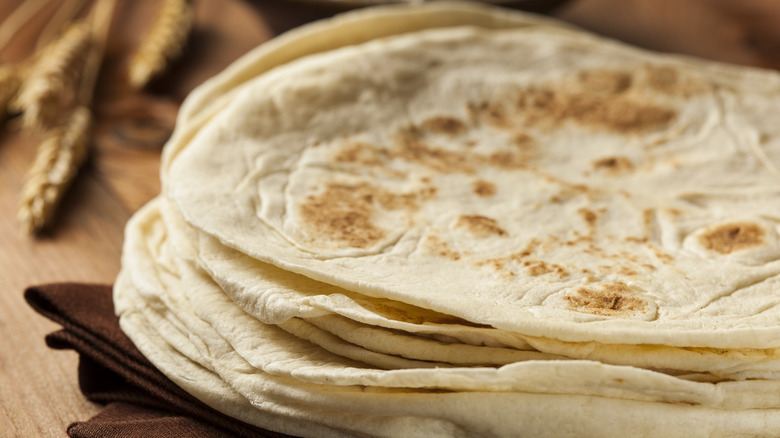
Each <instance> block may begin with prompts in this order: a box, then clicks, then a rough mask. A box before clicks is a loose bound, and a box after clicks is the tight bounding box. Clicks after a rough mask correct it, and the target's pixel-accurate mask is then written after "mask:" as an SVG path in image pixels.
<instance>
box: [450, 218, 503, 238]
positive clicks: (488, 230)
mask: <svg viewBox="0 0 780 438" xmlns="http://www.w3.org/2000/svg"><path fill="white" fill-rule="evenodd" d="M455 228H462V229H465V230H466V231H468V232H469V233H471V234H472V235H473V236H476V237H487V236H490V235H496V236H506V235H507V232H506V231H504V229H503V228H501V227H499V226H498V222H496V220H495V219H491V218H489V217H485V216H479V215H465V216H460V217H458V220H457V221H456V222H455Z"/></svg>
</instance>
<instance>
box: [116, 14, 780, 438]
mask: <svg viewBox="0 0 780 438" xmlns="http://www.w3.org/2000/svg"><path fill="white" fill-rule="evenodd" d="M779 89H780V79H778V77H777V75H776V74H771V73H767V72H763V71H759V70H751V69H746V68H736V67H729V66H722V65H716V64H712V63H706V62H701V61H695V60H690V59H685V58H679V57H671V56H662V55H658V54H650V53H648V52H643V51H639V50H637V49H634V48H630V47H626V46H624V45H621V44H618V43H614V42H610V41H607V40H604V39H601V38H598V37H595V36H592V35H588V34H586V33H583V32H581V31H578V30H576V29H572V28H569V27H567V26H564V25H560V24H557V23H555V22H553V21H550V20H546V19H541V18H536V17H533V16H528V15H524V14H519V13H513V12H508V11H503V10H500V9H495V8H490V7H486V6H479V5H470V4H460V3H444V2H441V3H437V4H432V5H421V6H415V7H387V8H376V9H373V8H372V9H369V10H365V11H360V12H358V13H354V14H347V15H344V16H342V17H338V18H336V19H334V20H332V21H326V22H322V23H317V24H313V25H311V26H307V27H304V28H302V29H300V30H296V31H294V32H292V33H290V34H289V35H287V36H284V37H282V38H280V39H278V40H276V41H274V42H272V43H270V44H268V45H264V46H263V47H261V48H259V49H258V50H256V51H254V52H252V53H250V54H249V55H247V57H245V58H244V59H242V60H240V61H239V62H237V63H236V64H235V65H234V66H232V67H230V68H229V69H228V70H226V71H225V72H224V73H223V74H221V75H219V76H218V77H217V78H215V79H213V80H211V81H209V82H208V83H207V84H205V85H204V86H203V87H202V88H200V89H199V90H197V91H196V92H194V93H193V94H192V96H191V97H190V98H188V99H187V102H186V103H185V105H184V106H183V107H182V111H181V113H180V116H179V119H178V124H177V128H176V132H175V134H174V136H173V138H172V139H171V141H170V142H169V144H168V145H167V146H166V148H165V151H164V156H163V163H162V169H161V177H162V181H163V193H162V194H161V197H160V198H159V200H156V201H153V202H152V203H150V204H149V205H148V206H147V207H145V208H144V209H143V210H141V211H140V212H139V213H138V214H137V215H136V216H135V217H134V218H133V219H132V220H131V222H130V223H129V224H128V228H127V236H126V241H125V247H124V249H123V260H122V272H121V273H120V276H119V278H118V279H117V283H116V285H115V303H116V310H117V314H118V315H119V316H120V324H121V326H122V328H123V330H124V331H125V332H126V333H127V334H128V336H130V338H131V339H132V340H133V341H134V342H135V343H136V345H137V346H138V348H139V349H140V350H141V351H142V352H143V353H144V354H145V355H146V356H147V357H148V358H149V359H150V360H151V361H152V363H154V364H155V365H156V366H157V367H159V368H160V369H161V370H162V371H163V372H164V373H166V375H168V376H169V377H171V379H173V380H174V381H175V382H177V383H178V384H180V385H181V386H182V387H183V388H185V389H186V390H187V391H188V392H191V393H192V394H194V395H195V396H196V397H198V398H200V399H201V400H203V401H205V402H206V403H207V404H209V405H210V406H212V407H214V408H216V409H218V410H220V411H222V412H225V413H228V414H229V415H232V416H235V417H236V418H240V419H242V420H244V421H247V422H250V423H252V424H256V425H259V426H261V427H266V428H269V429H271V430H275V431H281V432H285V433H292V434H299V435H303V436H343V435H345V434H347V435H348V434H353V435H355V436H363V435H372V436H415V435H417V436H475V435H478V436H508V435H512V434H516V433H517V431H520V430H522V431H523V433H527V434H529V435H533V436H625V435H627V434H633V435H636V434H644V435H646V436H660V435H661V434H663V435H664V436H668V435H672V436H674V435H675V434H677V435H679V436H720V435H722V436H739V435H745V436H752V435H764V436H769V435H771V434H773V433H774V431H775V430H778V426H780V414H778V412H780V395H778V394H780V391H778V385H780V379H778V378H777V377H778V376H777V373H778V369H779V367H778V365H779V364H778V362H777V359H776V356H777V355H776V354H775V353H776V349H777V348H780V337H778V336H777V335H778V331H780V325H778V324H777V321H778V320H780V318H778V316H779V315H778V312H780V310H778V309H779V308H780V306H778V305H777V304H778V298H775V297H774V295H776V294H774V293H773V292H775V291H776V290H777V289H778V281H780V260H778V255H780V243H779V242H780V237H778V234H779V233H780V227H779V226H778V224H780V218H778V216H777V211H780V210H778V207H779V206H778V204H777V203H778V199H780V198H778V196H777V195H778V192H780V183H779V182H780V172H778V164H779V163H780V140H778V132H777V130H778V129H780V128H778V127H777V126H776V124H775V123H774V122H773V121H772V119H771V118H770V117H767V116H766V114H773V113H774V112H775V111H774V110H776V109H777V103H776V102H775V101H774V100H773V98H772V97H773V96H775V95H777V92H778V90H779ZM470 356H472V357H473V356H479V357H478V359H476V360H474V359H470ZM506 362H510V363H506Z"/></svg>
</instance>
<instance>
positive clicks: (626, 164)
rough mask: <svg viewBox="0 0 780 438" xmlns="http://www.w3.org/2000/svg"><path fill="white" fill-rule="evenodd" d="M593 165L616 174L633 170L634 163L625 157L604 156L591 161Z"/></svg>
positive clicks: (597, 168)
mask: <svg viewBox="0 0 780 438" xmlns="http://www.w3.org/2000/svg"><path fill="white" fill-rule="evenodd" d="M593 167H594V168H595V169H596V170H601V171H605V172H607V173H609V174H618V173H626V172H630V171H632V170H634V163H632V162H631V160H629V159H628V158H626V157H606V158H602V159H600V160H597V161H595V162H593Z"/></svg>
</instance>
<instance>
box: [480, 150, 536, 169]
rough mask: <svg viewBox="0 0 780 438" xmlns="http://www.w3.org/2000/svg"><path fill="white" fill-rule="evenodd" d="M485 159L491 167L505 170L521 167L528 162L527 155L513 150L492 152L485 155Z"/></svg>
mask: <svg viewBox="0 0 780 438" xmlns="http://www.w3.org/2000/svg"><path fill="white" fill-rule="evenodd" d="M486 161H487V163H488V164H490V165H491V166H493V167H498V168H499V169H507V170H512V169H522V168H524V167H526V166H527V164H528V159H527V156H526V155H524V154H519V153H517V152H515V151H499V152H493V153H492V154H490V155H488V156H487V157H486Z"/></svg>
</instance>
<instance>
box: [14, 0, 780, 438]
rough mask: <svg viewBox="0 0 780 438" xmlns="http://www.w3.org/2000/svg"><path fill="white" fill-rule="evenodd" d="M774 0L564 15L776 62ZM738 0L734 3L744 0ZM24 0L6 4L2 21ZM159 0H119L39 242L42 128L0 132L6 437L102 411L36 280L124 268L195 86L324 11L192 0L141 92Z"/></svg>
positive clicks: (58, 432) (567, 11) (603, 2)
mask: <svg viewBox="0 0 780 438" xmlns="http://www.w3.org/2000/svg"><path fill="white" fill-rule="evenodd" d="M773 2H774V3H775V4H776V3H777V2H776V1H775V0H746V1H742V2H731V1H729V0H688V1H686V2H679V1H677V0H576V1H572V2H571V3H570V5H569V6H567V7H566V8H564V9H563V10H561V11H560V16H561V17H563V18H565V19H567V20H570V21H572V22H574V23H578V24H581V25H583V26H585V27H588V28H591V29H593V30H595V31H598V32H601V33H604V34H607V35H612V36H616V37H619V38H622V39H624V40H626V41H630V42H632V43H636V44H639V45H644V46H647V47H651V48H655V49H659V50H667V51H680V52H683V53H689V54H699V55H702V56H706V57H710V58H714V59H719V60H724V61H731V62H740V63H746V64H753V65H761V66H767V67H778V66H780V50H778V49H780V38H778V34H780V32H778V31H775V30H774V29H775V27H776V26H773V25H774V24H775V23H777V22H778V19H779V18H780V8H778V7H777V6H774V5H773V4H772V3H773ZM736 3H739V4H740V5H741V6H740V8H739V9H736V6H734V5H735V4H736ZM17 4H18V1H9V0H2V1H0V19H3V18H4V17H6V16H7V15H8V14H9V13H10V11H11V10H12V9H13V8H14V7H15V6H16V5H17ZM154 4H155V1H154V0H146V1H143V2H139V1H133V0H127V1H124V2H120V12H121V14H118V15H121V19H117V20H115V23H114V28H113V32H112V35H111V41H110V45H109V53H108V58H107V62H106V64H105V65H104V70H103V75H102V79H101V83H100V86H99V92H98V94H97V97H96V104H95V114H96V117H97V119H98V122H99V128H98V130H97V133H96V136H95V141H94V142H93V151H92V154H91V159H90V161H89V162H88V163H87V165H86V166H85V167H84V168H83V169H82V172H81V173H80V175H79V177H78V178H77V180H76V181H75V184H74V186H73V187H72V190H71V191H70V192H69V194H68V196H67V197H66V199H65V201H64V203H63V206H62V208H61V210H60V211H59V214H58V220H57V223H56V226H55V227H53V229H52V230H50V232H48V233H47V234H45V235H44V236H41V237H39V238H36V239H31V238H28V237H24V236H22V235H21V233H20V232H19V227H18V225H17V223H16V220H15V206H16V203H17V199H18V198H17V196H18V193H19V190H20V188H21V185H22V181H23V176H24V173H25V172H26V170H27V168H28V166H29V165H30V163H31V162H32V158H33V155H34V148H35V145H36V141H37V140H38V138H37V137H35V136H30V135H27V134H20V133H18V132H10V133H9V132H5V133H4V134H2V135H0V278H2V287H0V437H14V436H19V437H32V436H35V437H46V436H65V428H66V427H67V425H68V424H69V423H71V422H73V421H75V420H84V419H87V418H89V417H90V416H92V415H94V414H95V413H97V412H98V410H99V407H98V406H97V405H94V404H92V403H90V402H88V401H86V400H85V399H84V398H83V396H82V395H81V393H80V392H79V389H78V383H77V379H76V376H77V374H76V354H75V353H73V352H62V351H53V350H50V349H48V348H47V347H46V346H45V344H44V341H43V338H44V336H45V335H46V334H47V333H49V332H51V331H54V330H56V329H57V326H56V325H55V324H53V323H50V322H48V321H47V320H45V319H43V318H42V317H40V316H38V315H37V314H35V313H34V312H33V311H32V310H30V309H29V308H28V306H27V305H26V304H25V303H24V301H23V298H22V291H23V290H24V288H25V287H26V286H28V285H31V284H41V283H46V282H58V281H76V282H95V283H111V282H112V281H113V279H114V277H115V275H116V273H117V272H118V270H119V257H120V249H121V244H122V235H123V227H124V224H125V222H126V221H127V219H128V218H129V217H130V215H131V214H132V213H133V212H134V211H135V210H136V209H138V207H140V206H141V205H143V203H145V202H146V201H148V200H149V199H151V198H152V197H153V196H154V195H155V194H157V192H158V191H159V180H158V177H157V168H158V165H159V152H160V148H161V145H162V144H163V142H164V141H165V139H166V138H167V137H168V135H169V134H170V131H171V129H172V127H173V123H174V118H175V115H176V111H177V109H178V105H179V104H180V102H181V100H182V98H183V97H184V96H185V95H186V93H187V92H189V91H190V90H191V89H192V88H193V87H195V86H196V85H197V84H199V83H200V82H202V81H203V80H204V79H205V78H207V77H209V76H211V75H212V74H214V73H216V72H217V71H219V70H221V69H222V68H223V67H224V66H225V65H227V64H228V63H229V62H230V61H232V60H233V59H235V58H237V57H238V56H239V55H240V54H242V53H244V52H245V51H247V50H248V49H249V48H251V47H254V46H255V45H257V44H259V43H261V42H263V41H265V40H266V39H268V38H269V37H270V36H271V35H273V34H274V33H277V32H280V31H282V30H284V29H286V28H289V27H291V26H294V25H295V24H298V23H300V22H303V21H306V20H309V19H312V18H316V17H318V16H323V15H325V14H327V11H325V10H319V9H316V8H313V7H311V6H307V7H302V6H300V5H296V6H294V7H286V6H281V5H282V3H280V2H278V1H276V0H268V1H259V0H257V1H254V2H247V1H242V0H229V1H226V0H196V1H195V5H196V11H197V25H196V30H195V32H194V33H193V35H192V37H191V39H190V46H189V48H188V50H187V52H186V53H185V57H184V59H183V61H182V62H180V63H178V64H177V65H176V66H174V68H173V69H172V70H171V71H170V72H169V73H168V74H167V75H166V77H164V78H162V79H161V80H159V81H157V82H155V83H154V84H153V86H152V87H150V89H149V90H147V91H145V92H143V93H139V92H133V91H131V90H129V89H128V87H127V86H126V85H125V83H124V79H123V71H124V70H123V68H124V66H125V65H126V62H127V59H126V58H127V53H128V51H129V50H130V48H131V47H132V46H133V45H134V44H135V43H137V41H138V40H139V38H140V37H141V35H142V29H143V28H144V25H145V23H147V22H148V20H149V16H150V14H151V13H153V5H154ZM38 31H40V26H38V27H37V28H36V25H35V23H33V25H31V26H30V28H29V29H26V30H25V31H24V32H22V33H20V34H19V37H18V38H17V39H16V40H15V41H13V42H12V44H11V45H10V46H8V47H7V48H5V49H4V50H3V51H0V61H4V62H7V61H14V60H18V59H19V58H20V57H22V56H23V55H24V54H25V53H26V52H25V51H29V48H30V46H31V41H34V38H35V34H36V32H38Z"/></svg>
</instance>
